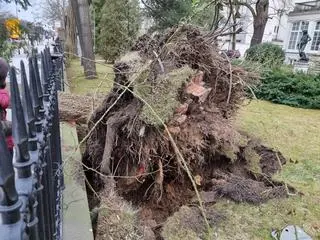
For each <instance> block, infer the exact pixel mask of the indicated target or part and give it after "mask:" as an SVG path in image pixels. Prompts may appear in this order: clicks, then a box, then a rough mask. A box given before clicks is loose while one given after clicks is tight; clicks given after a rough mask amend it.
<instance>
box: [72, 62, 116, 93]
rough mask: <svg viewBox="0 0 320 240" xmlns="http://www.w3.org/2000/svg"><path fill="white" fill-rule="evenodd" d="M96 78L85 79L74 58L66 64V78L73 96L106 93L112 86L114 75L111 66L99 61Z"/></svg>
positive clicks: (81, 68)
mask: <svg viewBox="0 0 320 240" xmlns="http://www.w3.org/2000/svg"><path fill="white" fill-rule="evenodd" d="M96 68H97V74H98V78H96V79H90V80H88V79H86V78H85V77H84V72H83V67H82V66H81V64H80V59H78V58H74V59H71V60H70V61H69V62H68V67H67V76H68V82H69V85H70V86H69V88H70V91H71V92H72V93H75V94H82V95H83V94H95V93H107V92H109V91H110V89H111V88H112V86H113V79H114V73H113V69H112V65H111V64H105V63H102V62H101V61H98V62H97V63H96Z"/></svg>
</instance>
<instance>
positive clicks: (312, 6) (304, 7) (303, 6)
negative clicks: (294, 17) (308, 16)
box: [293, 0, 320, 13]
mask: <svg viewBox="0 0 320 240" xmlns="http://www.w3.org/2000/svg"><path fill="white" fill-rule="evenodd" d="M317 10H318V11H320V0H318V1H308V2H301V3H296V5H295V7H294V10H293V13H295V12H307V11H317Z"/></svg>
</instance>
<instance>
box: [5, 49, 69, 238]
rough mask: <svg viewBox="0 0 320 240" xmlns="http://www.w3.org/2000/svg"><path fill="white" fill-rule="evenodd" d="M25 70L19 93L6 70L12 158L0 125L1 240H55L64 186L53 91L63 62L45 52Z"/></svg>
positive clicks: (60, 77)
mask: <svg viewBox="0 0 320 240" xmlns="http://www.w3.org/2000/svg"><path fill="white" fill-rule="evenodd" d="M39 60H40V61H39ZM38 61H39V62H38ZM28 65H29V73H28V75H29V78H27V73H26V70H25V65H24V62H23V61H21V87H19V85H18V82H17V75H16V71H15V69H14V68H11V69H10V91H11V107H12V134H13V138H14V144H15V146H14V154H13V157H12V156H11V154H10V153H9V151H8V149H7V146H6V140H5V136H4V133H3V129H2V127H1V124H0V239H1V240H22V239H23V240H27V239H28V240H53V239H54V240H60V239H62V190H63V188H64V182H63V172H62V157H61V142H60V126H59V111H58V96H57V90H61V89H63V87H62V85H63V57H62V54H60V53H59V52H56V53H55V54H54V56H53V55H51V54H50V50H49V49H48V48H46V49H45V50H44V51H43V52H42V53H41V59H37V56H33V57H31V58H29V59H28ZM39 65H41V70H39ZM28 79H29V81H28Z"/></svg>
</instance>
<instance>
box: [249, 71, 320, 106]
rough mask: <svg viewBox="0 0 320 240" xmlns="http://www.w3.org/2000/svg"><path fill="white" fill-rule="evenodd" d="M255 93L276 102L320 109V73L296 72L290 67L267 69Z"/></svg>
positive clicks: (259, 96) (261, 97) (258, 96)
mask: <svg viewBox="0 0 320 240" xmlns="http://www.w3.org/2000/svg"><path fill="white" fill-rule="evenodd" d="M255 94H256V96H257V98H260V99H264V100H268V101H271V102H274V103H280V104H285V105H289V106H293V107H301V108H315V109H320V75H310V74H304V73H294V72H293V71H290V70H288V69H275V70H273V71H266V72H264V73H263V75H262V79H261V84H260V85H259V86H258V88H257V89H256V91H255Z"/></svg>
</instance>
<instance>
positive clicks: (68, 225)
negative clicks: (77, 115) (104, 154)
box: [60, 122, 93, 240]
mask: <svg viewBox="0 0 320 240" xmlns="http://www.w3.org/2000/svg"><path fill="white" fill-rule="evenodd" d="M60 128H61V139H62V144H61V145H62V158H63V161H64V179H65V186H66V188H65V190H64V194H63V206H64V207H63V213H64V217H63V239H64V240H93V232H92V226H91V220H90V214H89V206H88V200H87V193H86V189H85V180H84V173H83V169H82V165H81V154H80V150H79V149H78V150H77V151H75V149H76V148H77V145H78V136H77V131H76V126H75V125H72V124H69V123H63V122H62V123H61V125H60Z"/></svg>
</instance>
